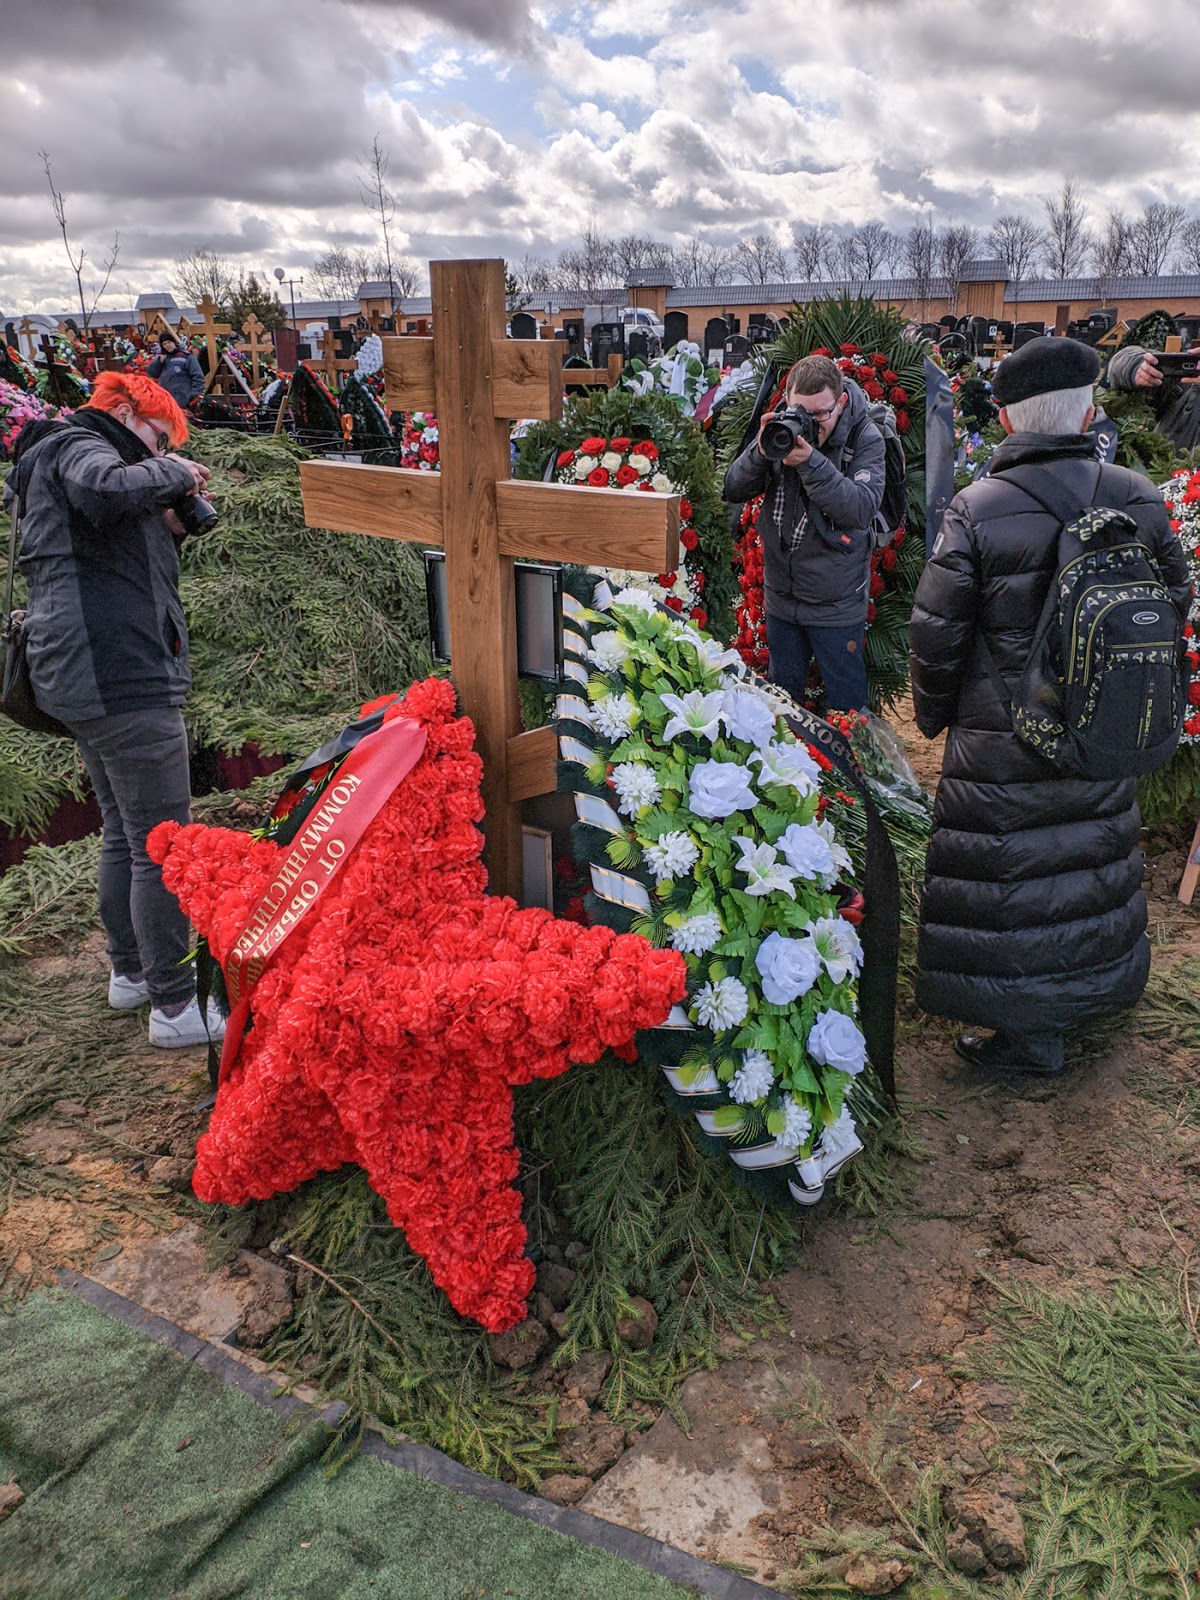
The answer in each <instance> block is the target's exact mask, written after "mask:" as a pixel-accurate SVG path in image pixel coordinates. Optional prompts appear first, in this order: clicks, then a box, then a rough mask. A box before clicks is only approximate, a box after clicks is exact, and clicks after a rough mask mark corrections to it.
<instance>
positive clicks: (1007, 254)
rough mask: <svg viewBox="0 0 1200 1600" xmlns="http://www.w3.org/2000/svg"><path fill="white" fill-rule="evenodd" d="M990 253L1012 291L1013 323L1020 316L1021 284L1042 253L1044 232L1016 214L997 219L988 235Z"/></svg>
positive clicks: (1012, 212)
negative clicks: (1002, 268)
mask: <svg viewBox="0 0 1200 1600" xmlns="http://www.w3.org/2000/svg"><path fill="white" fill-rule="evenodd" d="M987 242H988V249H989V250H990V251H991V252H992V254H993V255H994V256H996V257H997V258H998V259H999V260H1000V261H1001V262H1002V263H1003V266H1004V270H1005V272H1006V273H1007V275H1008V281H1009V283H1010V284H1011V285H1012V287H1013V321H1014V322H1015V321H1017V320H1018V318H1019V317H1020V313H1021V283H1022V280H1023V279H1025V278H1027V277H1028V276H1029V269H1030V267H1032V266H1033V264H1034V262H1035V261H1036V260H1037V258H1038V256H1039V254H1040V253H1041V249H1042V230H1041V229H1040V228H1039V227H1038V225H1037V224H1036V223H1035V222H1031V221H1030V220H1029V218H1028V217H1023V216H1021V215H1020V214H1019V213H1018V212H1016V211H1009V212H1006V213H1005V215H1004V216H1002V217H997V218H996V220H995V222H993V224H992V226H991V228H990V230H989V232H988V238H987Z"/></svg>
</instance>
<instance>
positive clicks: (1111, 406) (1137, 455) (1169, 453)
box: [1104, 389, 1179, 483]
mask: <svg viewBox="0 0 1200 1600" xmlns="http://www.w3.org/2000/svg"><path fill="white" fill-rule="evenodd" d="M1104 412H1105V415H1106V416H1108V417H1110V418H1111V419H1112V421H1113V422H1115V423H1116V425H1117V457H1116V460H1117V465H1118V466H1119V467H1132V468H1133V470H1134V471H1135V472H1144V473H1145V474H1146V476H1147V477H1148V478H1153V480H1154V482H1155V483H1162V482H1163V481H1164V479H1166V478H1169V477H1170V476H1171V474H1172V472H1174V471H1175V469H1176V467H1178V465H1179V453H1178V451H1177V450H1176V449H1175V446H1174V445H1173V444H1172V443H1171V441H1170V439H1168V438H1167V436H1166V434H1165V433H1160V432H1159V430H1158V419H1157V417H1156V416H1155V413H1154V407H1153V406H1152V405H1151V403H1150V401H1149V400H1147V399H1146V397H1145V393H1144V391H1141V390H1134V389H1125V390H1121V389H1106V390H1105V391H1104Z"/></svg>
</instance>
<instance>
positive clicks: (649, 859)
mask: <svg viewBox="0 0 1200 1600" xmlns="http://www.w3.org/2000/svg"><path fill="white" fill-rule="evenodd" d="M645 857H646V865H647V866H648V867H649V868H650V870H651V872H653V874H654V876H655V878H656V880H657V881H658V882H659V883H666V882H667V881H668V880H669V879H671V878H679V877H682V875H683V874H684V873H685V872H690V871H691V870H692V868H693V867H694V866H695V865H696V862H697V861H698V860H699V857H700V847H699V845H697V843H696V841H695V840H694V839H693V838H692V836H691V834H689V833H664V834H663V835H662V836H661V837H660V838H658V839H656V840H655V842H654V843H653V844H648V845H647V846H646V849H645Z"/></svg>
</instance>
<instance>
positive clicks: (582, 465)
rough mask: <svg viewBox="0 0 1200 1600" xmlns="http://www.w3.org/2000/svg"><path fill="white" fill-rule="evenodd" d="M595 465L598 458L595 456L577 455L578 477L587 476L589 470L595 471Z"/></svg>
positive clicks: (576, 473) (576, 468) (576, 474)
mask: <svg viewBox="0 0 1200 1600" xmlns="http://www.w3.org/2000/svg"><path fill="white" fill-rule="evenodd" d="M595 467H596V458H595V456H576V457H575V476H576V477H577V478H586V477H587V475H588V473H589V472H593V471H595Z"/></svg>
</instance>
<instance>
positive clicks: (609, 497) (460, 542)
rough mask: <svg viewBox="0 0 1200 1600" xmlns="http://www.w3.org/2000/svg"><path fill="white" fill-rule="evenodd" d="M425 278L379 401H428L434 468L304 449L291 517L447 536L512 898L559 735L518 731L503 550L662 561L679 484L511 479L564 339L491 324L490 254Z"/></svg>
mask: <svg viewBox="0 0 1200 1600" xmlns="http://www.w3.org/2000/svg"><path fill="white" fill-rule="evenodd" d="M430 280H431V284H432V290H433V337H432V339H419V338H414V337H411V336H409V337H396V338H385V339H384V341H383V350H384V378H385V382H386V387H387V406H388V409H389V410H392V411H404V412H412V411H432V412H434V413H435V414H436V416H437V419H438V431H439V439H440V445H439V448H440V454H441V471H440V472H417V471H412V470H410V469H406V468H402V467H375V466H363V465H349V464H343V463H341V462H335V461H305V462H302V463H301V466H300V483H301V487H302V489H303V492H304V520H305V523H306V524H307V525H308V526H309V527H310V528H331V529H335V530H337V531H338V532H342V533H366V534H374V535H376V536H379V537H381V538H385V539H403V540H407V541H410V542H412V543H416V544H423V545H437V546H441V548H442V549H444V550H445V552H446V586H447V591H448V594H449V610H450V617H449V622H450V652H451V656H452V658H453V660H452V671H453V674H454V682H455V685H456V687H457V689H458V694H459V699H460V702H461V704H462V708H463V710H464V711H465V712H466V714H467V715H468V716H469V717H470V718H471V720H472V721H473V722H474V724H475V743H476V748H477V749H478V751H479V753H480V755H481V756H482V757H483V766H484V777H483V799H484V805H485V807H486V817H485V821H484V832H485V834H486V835H487V845H488V871H489V874H490V877H491V882H492V886H493V888H494V889H495V890H496V891H497V892H498V893H501V894H511V895H513V896H514V897H515V898H518V899H519V898H520V895H521V878H522V871H521V859H522V848H521V810H520V802H521V801H522V800H528V799H532V798H533V797H534V796H536V795H540V794H550V793H552V792H553V791H554V789H555V787H556V760H557V740H556V737H555V733H554V730H553V728H549V727H547V728H537V729H534V730H533V731H531V732H529V733H522V732H521V706H520V700H519V697H518V693H517V623H516V599H515V590H514V578H513V560H514V557H517V556H525V557H533V558H536V559H538V560H543V561H575V562H581V563H585V564H589V565H595V566H602V567H628V568H631V569H633V570H634V571H637V572H672V571H674V570H675V568H676V566H677V565H678V561H679V496H678V495H665V494H639V493H637V492H636V491H635V490H624V489H591V488H583V487H578V488H577V487H575V486H573V485H567V484H557V483H530V482H516V481H513V480H512V479H511V478H510V477H509V425H510V421H511V419H512V418H514V417H527V418H540V419H555V418H557V417H559V416H561V414H562V399H563V371H562V346H561V345H560V344H559V343H558V342H557V341H552V340H547V341H545V342H541V341H536V342H535V341H533V340H512V339H506V338H505V337H504V323H505V311H504V263H503V262H502V261H435V262H432V263H431V265H430ZM396 687H397V688H401V687H402V685H400V684H397V685H396Z"/></svg>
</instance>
